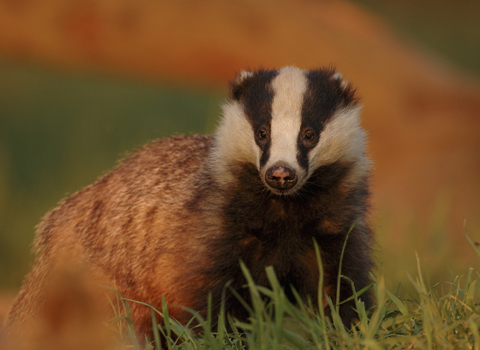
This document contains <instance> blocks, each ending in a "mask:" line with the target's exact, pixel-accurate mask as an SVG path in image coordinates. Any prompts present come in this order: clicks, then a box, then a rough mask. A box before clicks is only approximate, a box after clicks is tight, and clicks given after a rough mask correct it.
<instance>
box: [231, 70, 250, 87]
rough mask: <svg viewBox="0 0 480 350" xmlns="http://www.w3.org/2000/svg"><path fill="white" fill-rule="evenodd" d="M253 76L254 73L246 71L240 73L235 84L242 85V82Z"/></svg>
mask: <svg viewBox="0 0 480 350" xmlns="http://www.w3.org/2000/svg"><path fill="white" fill-rule="evenodd" d="M251 76H253V72H252V71H245V70H242V71H241V72H240V74H238V75H237V78H236V79H235V82H236V83H237V84H240V83H241V82H242V81H244V80H245V79H246V78H249V77H251Z"/></svg>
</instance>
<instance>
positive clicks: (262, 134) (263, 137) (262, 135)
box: [257, 129, 267, 140]
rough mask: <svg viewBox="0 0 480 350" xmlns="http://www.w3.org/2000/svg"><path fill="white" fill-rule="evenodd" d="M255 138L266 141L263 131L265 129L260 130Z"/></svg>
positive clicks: (265, 134) (265, 133)
mask: <svg viewBox="0 0 480 350" xmlns="http://www.w3.org/2000/svg"><path fill="white" fill-rule="evenodd" d="M257 136H258V138H259V140H266V139H267V132H266V131H265V129H260V130H259V131H258V132H257Z"/></svg>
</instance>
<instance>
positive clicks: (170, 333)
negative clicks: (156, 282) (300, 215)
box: [116, 233, 480, 350]
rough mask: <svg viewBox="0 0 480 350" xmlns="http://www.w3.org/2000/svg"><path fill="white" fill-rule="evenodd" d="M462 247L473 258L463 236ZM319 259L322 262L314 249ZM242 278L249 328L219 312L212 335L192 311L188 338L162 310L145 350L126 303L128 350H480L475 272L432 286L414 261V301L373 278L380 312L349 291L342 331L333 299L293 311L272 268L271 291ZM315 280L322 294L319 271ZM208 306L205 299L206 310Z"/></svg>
mask: <svg viewBox="0 0 480 350" xmlns="http://www.w3.org/2000/svg"><path fill="white" fill-rule="evenodd" d="M465 234H466V233H465ZM466 235H467V234H466ZM467 239H468V240H469V241H470V242H471V244H472V246H473V248H474V249H475V250H478V248H477V247H476V244H475V243H474V242H473V241H471V240H470V238H469V237H468V235H467ZM316 253H317V258H318V260H319V261H321V260H320V250H319V249H318V247H316ZM242 270H243V272H244V274H245V276H246V279H247V286H246V288H248V289H249V291H250V296H251V303H249V304H247V303H246V302H245V301H242V302H244V304H245V307H246V308H247V310H248V311H249V313H250V317H249V319H248V322H239V321H237V320H234V319H232V318H231V317H230V316H229V315H226V314H225V312H224V311H225V305H223V304H222V307H221V310H222V312H221V314H220V316H218V327H213V325H214V324H215V322H214V321H215V318H216V317H217V316H216V315H212V313H211V312H209V313H208V315H207V318H206V319H202V318H201V317H200V316H199V315H198V314H195V313H194V312H193V311H192V320H191V322H193V321H196V323H199V329H200V330H201V331H192V330H191V329H190V328H189V325H187V326H182V325H181V324H179V323H178V322H176V321H175V320H173V319H171V318H169V317H168V309H167V307H166V304H165V303H164V304H163V310H162V312H160V311H159V310H156V309H154V308H152V309H151V310H152V311H151V312H152V322H153V324H154V340H155V341H154V342H152V343H148V344H147V346H146V347H145V348H142V347H140V345H139V344H138V342H137V341H136V339H135V337H134V336H133V334H132V328H130V326H131V320H129V314H128V313H129V307H128V303H130V302H134V301H132V300H126V299H122V303H123V305H124V306H123V310H124V311H125V312H126V314H125V315H124V322H126V324H127V327H125V328H126V330H127V332H126V333H127V334H126V336H125V338H126V339H127V340H128V344H129V346H131V347H132V348H133V349H135V350H144V349H155V350H158V349H160V346H159V345H158V344H159V339H160V337H162V338H163V339H166V346H165V347H166V348H168V349H232V350H233V349H235V350H239V349H249V350H257V349H259V350H260V349H327V350H330V349H332V350H334V349H480V302H479V300H480V291H479V278H480V275H479V273H478V272H475V271H474V269H473V268H470V269H468V271H467V273H466V275H464V276H454V277H452V280H451V281H449V282H445V283H442V284H436V285H434V286H429V285H428V283H427V282H426V281H425V278H424V273H423V272H422V268H421V266H420V260H419V259H418V257H417V272H416V276H415V277H411V276H409V280H410V283H411V284H412V286H413V288H414V291H415V292H414V293H409V294H406V295H403V296H400V295H399V293H400V290H401V289H402V288H401V285H400V284H399V285H398V286H397V287H396V289H395V290H394V291H390V290H388V289H387V288H386V287H385V279H384V277H383V276H380V277H375V276H372V277H373V280H374V283H373V284H372V285H371V286H369V287H370V288H373V293H374V295H375V298H376V304H377V305H376V306H375V307H373V308H372V309H371V310H366V309H365V305H364V303H363V302H362V301H361V295H362V294H363V293H365V292H366V291H367V289H368V288H365V289H364V290H361V291H358V292H356V291H355V289H354V286H353V285H352V288H353V290H354V293H353V295H352V298H354V299H355V305H356V309H357V312H358V323H357V324H356V325H355V327H352V328H350V329H347V328H346V327H344V326H343V325H342V323H341V319H340V316H339V314H338V305H337V304H336V303H334V301H333V300H332V299H330V298H327V301H328V307H327V309H328V310H323V308H322V307H321V303H322V300H323V296H322V298H319V305H312V303H311V302H310V301H308V302H303V301H302V299H301V298H300V296H299V295H298V294H296V293H295V291H294V295H295V296H296V303H292V302H291V301H290V300H289V299H288V298H287V297H286V295H285V293H284V291H283V288H282V286H281V285H280V283H279V282H278V279H277V277H276V275H275V272H274V270H273V268H272V267H269V268H267V270H266V272H267V276H268V280H269V282H270V287H269V288H266V287H263V286H257V285H255V283H254V281H253V279H252V277H251V275H250V273H249V271H248V269H247V268H246V267H245V265H242ZM320 272H321V278H320V282H319V290H320V291H322V290H323V288H322V284H323V270H322V267H321V266H320ZM343 278H345V277H343ZM211 302H212V301H211V299H209V305H211ZM142 304H143V305H146V304H145V303H142ZM319 306H320V309H319ZM155 314H158V315H160V316H161V317H162V318H163V320H164V324H163V326H161V325H158V324H157V323H156V318H155V317H154V315H155ZM327 314H331V317H328V316H327ZM116 320H117V321H118V320H119V317H117V318H116ZM137 336H138V335H137Z"/></svg>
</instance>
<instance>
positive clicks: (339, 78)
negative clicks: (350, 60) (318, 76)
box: [332, 72, 343, 80]
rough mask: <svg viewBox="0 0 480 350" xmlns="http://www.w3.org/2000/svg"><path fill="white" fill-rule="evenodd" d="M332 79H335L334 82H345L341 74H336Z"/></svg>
mask: <svg viewBox="0 0 480 350" xmlns="http://www.w3.org/2000/svg"><path fill="white" fill-rule="evenodd" d="M332 79H334V80H343V76H342V74H341V73H339V72H336V73H334V74H333V75H332Z"/></svg>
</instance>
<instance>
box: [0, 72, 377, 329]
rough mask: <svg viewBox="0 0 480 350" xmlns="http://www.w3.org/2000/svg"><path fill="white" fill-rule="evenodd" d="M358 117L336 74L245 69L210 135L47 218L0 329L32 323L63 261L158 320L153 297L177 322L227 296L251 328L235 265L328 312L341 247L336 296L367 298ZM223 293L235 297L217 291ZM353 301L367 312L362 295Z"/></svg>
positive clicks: (122, 172) (171, 145) (364, 177)
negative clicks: (275, 280) (274, 279)
mask: <svg viewBox="0 0 480 350" xmlns="http://www.w3.org/2000/svg"><path fill="white" fill-rule="evenodd" d="M359 111H360V106H359V105H358V98H357V96H356V92H355V89H354V88H353V87H352V86H351V85H350V84H349V83H348V82H346V81H345V80H343V78H342V76H341V74H340V73H337V72H336V71H335V70H334V69H333V68H329V67H328V68H320V69H313V70H308V71H304V70H301V69H299V68H296V67H285V68H282V69H271V70H267V69H259V70H255V71H242V72H241V73H240V74H238V75H237V77H236V79H235V80H234V81H233V82H231V83H230V97H229V99H228V100H227V101H226V102H225V104H224V105H223V116H222V118H221V121H220V123H219V125H218V128H217V130H216V132H215V134H214V135H213V136H175V137H170V138H166V139H162V140H157V141H154V142H152V143H150V144H148V145H146V146H145V147H143V148H142V149H141V150H139V151H137V152H136V153H134V154H133V155H131V156H130V157H129V158H128V159H127V160H126V161H124V162H122V163H121V164H120V165H119V166H117V167H116V168H115V169H114V170H113V171H111V172H110V173H107V174H106V175H104V176H103V177H101V178H100V179H99V180H98V181H96V182H95V183H93V184H92V185H90V186H88V187H86V188H85V189H83V190H81V191H79V192H77V193H75V194H74V195H72V196H71V197H69V198H68V199H66V200H64V201H63V202H61V203H60V205H59V206H58V207H56V208H55V209H53V210H52V211H51V212H50V213H48V214H47V215H46V216H45V218H44V219H43V221H42V222H41V224H40V225H39V226H38V228H37V236H36V240H35V247H36V254H37V260H36V263H35V265H34V267H33V270H32V271H31V272H30V274H29V275H28V276H27V277H26V279H25V281H24V284H23V287H22V288H21V290H20V293H19V295H18V297H17V299H16V301H15V303H14V305H13V307H12V309H11V311H10V313H9V316H8V317H7V323H10V322H12V321H13V322H12V324H13V325H15V324H22V323H24V322H25V321H26V320H28V316H25V315H35V313H36V312H37V310H38V309H39V308H41V306H42V302H43V300H45V294H46V293H47V292H46V291H47V290H48V288H47V285H48V276H49V275H51V274H52V271H55V270H56V269H59V267H60V266H62V265H63V264H64V263H63V261H64V260H62V259H64V258H69V259H70V261H73V262H74V264H73V265H75V266H78V267H81V268H82V269H83V270H84V271H87V273H88V274H89V276H91V279H92V281H93V280H94V281H96V282H98V283H101V284H102V285H107V286H111V287H114V288H116V289H117V290H118V291H119V293H120V294H121V295H122V296H123V297H125V298H128V299H133V300H138V301H142V302H145V303H148V304H150V305H152V306H153V307H155V308H157V309H161V308H162V298H164V299H165V301H166V303H167V305H169V313H170V317H172V318H175V319H177V320H178V321H180V322H182V323H183V324H186V323H187V322H188V321H189V320H190V319H191V317H192V315H191V313H190V312H189V311H188V309H191V310H196V311H197V312H198V313H199V314H200V315H202V316H206V314H207V309H208V296H209V294H211V300H212V308H213V310H212V311H213V312H217V313H218V312H219V311H220V305H221V302H222V298H224V300H223V302H224V303H225V304H224V305H225V308H226V311H227V312H228V313H230V315H231V316H233V317H234V318H237V319H240V320H245V319H246V318H247V317H248V314H247V312H246V310H245V308H244V306H242V303H241V302H240V300H239V298H238V296H240V297H241V298H243V299H244V300H248V299H249V297H248V296H249V291H248V290H247V289H246V288H245V286H244V285H245V277H244V275H243V272H242V269H241V263H240V262H243V264H245V266H246V267H247V268H248V270H249V272H250V274H251V276H252V278H253V280H254V282H255V283H256V284H257V285H261V286H269V283H268V279H267V275H266V272H265V269H266V268H267V267H269V266H272V267H273V269H274V271H275V273H276V276H277V278H278V280H279V282H280V283H281V285H282V286H283V287H284V290H285V293H286V295H287V297H288V298H290V299H291V300H292V301H294V300H295V295H294V293H295V292H294V291H296V292H297V293H298V295H300V297H301V298H303V299H304V300H305V301H307V300H309V299H310V301H312V302H313V305H320V306H322V305H323V306H326V305H327V297H330V298H331V299H332V300H333V302H339V300H335V296H336V293H337V278H338V277H339V276H338V273H339V264H340V258H341V255H342V250H343V249H344V256H343V261H342V270H341V274H342V275H343V276H347V277H348V279H345V278H341V283H340V291H339V295H340V299H341V300H345V299H347V298H349V297H351V296H352V284H351V281H353V283H354V286H355V289H356V290H357V291H358V290H360V289H363V288H365V287H366V286H368V285H369V284H370V283H371V280H370V277H369V271H370V270H371V269H372V268H373V262H372V257H371V250H372V244H373V240H374V238H373V233H372V230H371V227H370V224H369V217H368V209H369V193H370V191H369V177H370V171H371V170H370V162H369V159H368V157H367V155H366V144H365V142H366V141H365V138H366V134H365V131H364V130H363V129H362V127H361V125H360V120H359ZM352 227H353V228H352ZM347 235H348V240H346V239H347ZM315 242H316V243H317V244H318V247H319V249H320V253H321V254H320V255H321V260H322V261H321V263H322V264H323V270H324V285H323V291H320V293H319V291H318V288H319V277H320V269H319V264H318V262H317V256H316V253H315ZM344 246H345V247H344ZM226 285H228V286H229V288H231V289H233V290H235V291H236V292H237V295H234V294H233V293H224V290H225V286H226ZM319 295H320V298H322V296H323V299H322V300H318V298H319ZM341 300H340V301H341ZM362 300H363V302H364V303H365V306H366V308H367V309H368V308H370V307H371V306H372V299H371V296H370V295H369V294H368V293H366V294H363V295H362ZM130 306H131V316H132V320H133V322H134V325H135V327H136V329H137V331H138V332H139V334H140V337H142V334H148V333H149V332H150V331H151V314H150V310H149V309H148V308H147V307H145V306H144V305H142V304H139V303H132V304H131V305H130ZM354 306H355V304H354V302H353V301H349V302H346V303H343V304H341V306H340V315H341V317H342V320H343V322H344V324H345V325H346V326H350V325H351V324H352V323H353V322H355V320H356V317H357V316H356V311H355V310H354ZM187 308H188V309H187Z"/></svg>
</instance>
